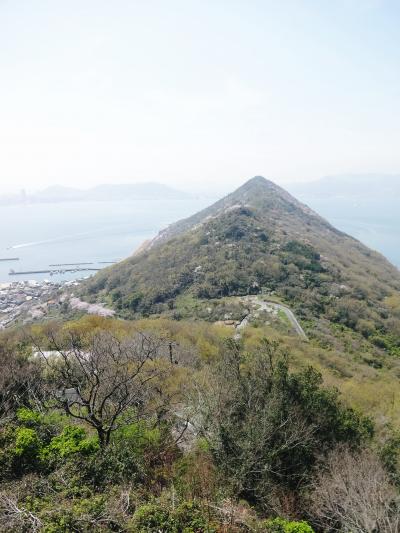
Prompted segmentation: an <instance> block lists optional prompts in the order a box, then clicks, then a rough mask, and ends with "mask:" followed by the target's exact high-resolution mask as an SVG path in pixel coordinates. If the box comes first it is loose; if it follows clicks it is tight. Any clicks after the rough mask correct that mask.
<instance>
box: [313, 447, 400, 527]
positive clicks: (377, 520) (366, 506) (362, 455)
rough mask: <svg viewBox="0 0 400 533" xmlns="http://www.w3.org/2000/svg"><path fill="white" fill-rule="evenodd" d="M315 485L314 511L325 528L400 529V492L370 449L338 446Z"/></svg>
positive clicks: (321, 470) (322, 468)
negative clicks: (358, 450)
mask: <svg viewBox="0 0 400 533" xmlns="http://www.w3.org/2000/svg"><path fill="white" fill-rule="evenodd" d="M313 489H314V490H313V494H312V504H311V514H312V516H313V518H314V519H315V521H316V523H318V524H319V525H320V526H321V527H322V528H323V530H324V531H326V530H328V531H351V532H352V533H377V532H379V533H398V532H399V531H400V496H399V494H398V492H397V490H396V488H395V487H394V486H393V485H391V483H390V480H389V477H388V475H387V473H386V471H385V469H384V468H383V466H382V464H381V462H380V461H379V459H378V457H376V455H374V454H373V453H372V452H371V451H369V450H363V451H361V452H352V451H350V450H349V449H348V448H345V447H342V446H341V447H338V448H337V449H335V450H334V451H333V452H332V453H331V454H330V455H329V456H328V457H327V459H326V460H324V464H323V465H322V467H321V469H320V472H319V473H318V475H317V477H316V480H315V482H314V484H313Z"/></svg>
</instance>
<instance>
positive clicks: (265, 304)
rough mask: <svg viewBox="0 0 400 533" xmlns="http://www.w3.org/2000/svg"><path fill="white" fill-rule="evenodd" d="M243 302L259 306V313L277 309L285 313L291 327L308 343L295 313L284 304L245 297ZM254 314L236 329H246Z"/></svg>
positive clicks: (248, 316) (254, 297)
mask: <svg viewBox="0 0 400 533" xmlns="http://www.w3.org/2000/svg"><path fill="white" fill-rule="evenodd" d="M242 300H244V301H246V302H250V303H252V304H256V305H258V309H257V311H269V310H270V309H271V308H273V309H277V310H278V311H282V312H283V313H285V315H286V317H287V319H288V320H289V323H290V325H291V326H292V328H293V330H294V331H295V332H296V333H297V335H298V336H299V337H301V338H302V339H303V340H305V341H308V337H307V335H306V334H305V332H304V329H303V328H302V327H301V326H300V324H299V321H298V320H297V318H296V317H295V315H294V313H293V311H292V310H291V309H290V308H289V307H286V306H285V305H282V304H278V303H276V302H271V301H269V300H267V299H263V300H261V299H260V298H259V297H258V296H245V297H244V298H242ZM252 314H254V311H251V312H250V313H249V314H248V315H246V316H245V317H244V319H243V320H242V321H241V323H240V324H239V325H238V326H237V327H236V329H237V330H240V329H242V328H244V327H246V326H247V325H248V323H249V319H250V317H251V315H252ZM238 335H240V333H238Z"/></svg>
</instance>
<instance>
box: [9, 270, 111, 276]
mask: <svg viewBox="0 0 400 533" xmlns="http://www.w3.org/2000/svg"><path fill="white" fill-rule="evenodd" d="M99 270H101V269H100V268H65V269H61V270H28V271H23V272H22V271H21V272H16V271H15V270H10V272H9V273H8V275H9V276H24V275H28V274H50V276H53V275H54V274H65V273H67V272H89V271H95V272H97V271H99Z"/></svg>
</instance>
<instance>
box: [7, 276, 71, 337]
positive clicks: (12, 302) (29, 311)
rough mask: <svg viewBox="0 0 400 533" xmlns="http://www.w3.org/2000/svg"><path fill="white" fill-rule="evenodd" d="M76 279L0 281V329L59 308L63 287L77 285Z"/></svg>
mask: <svg viewBox="0 0 400 533" xmlns="http://www.w3.org/2000/svg"><path fill="white" fill-rule="evenodd" d="M78 284H79V282H76V281H66V282H50V281H48V280H45V281H36V280H30V281H16V282H11V283H0V329H4V328H6V327H8V326H10V325H12V324H14V323H17V322H18V323H23V324H24V323H28V322H31V321H33V320H35V319H41V318H43V317H45V316H47V315H49V313H50V312H51V311H52V310H56V309H58V308H60V306H61V305H62V303H63V302H62V300H61V299H60V297H61V293H62V292H63V289H66V288H67V287H68V286H69V287H71V286H73V285H78Z"/></svg>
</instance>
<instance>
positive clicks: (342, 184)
mask: <svg viewBox="0 0 400 533" xmlns="http://www.w3.org/2000/svg"><path fill="white" fill-rule="evenodd" d="M287 188H288V190H289V191H290V192H291V193H292V194H295V195H297V196H301V197H302V196H306V197H312V196H314V197H317V198H328V197H346V198H349V197H357V198H374V199H376V198H393V196H397V197H398V198H399V199H400V174H345V175H339V176H326V177H324V178H321V179H319V180H317V181H309V182H304V183H291V184H288V185H287Z"/></svg>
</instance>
